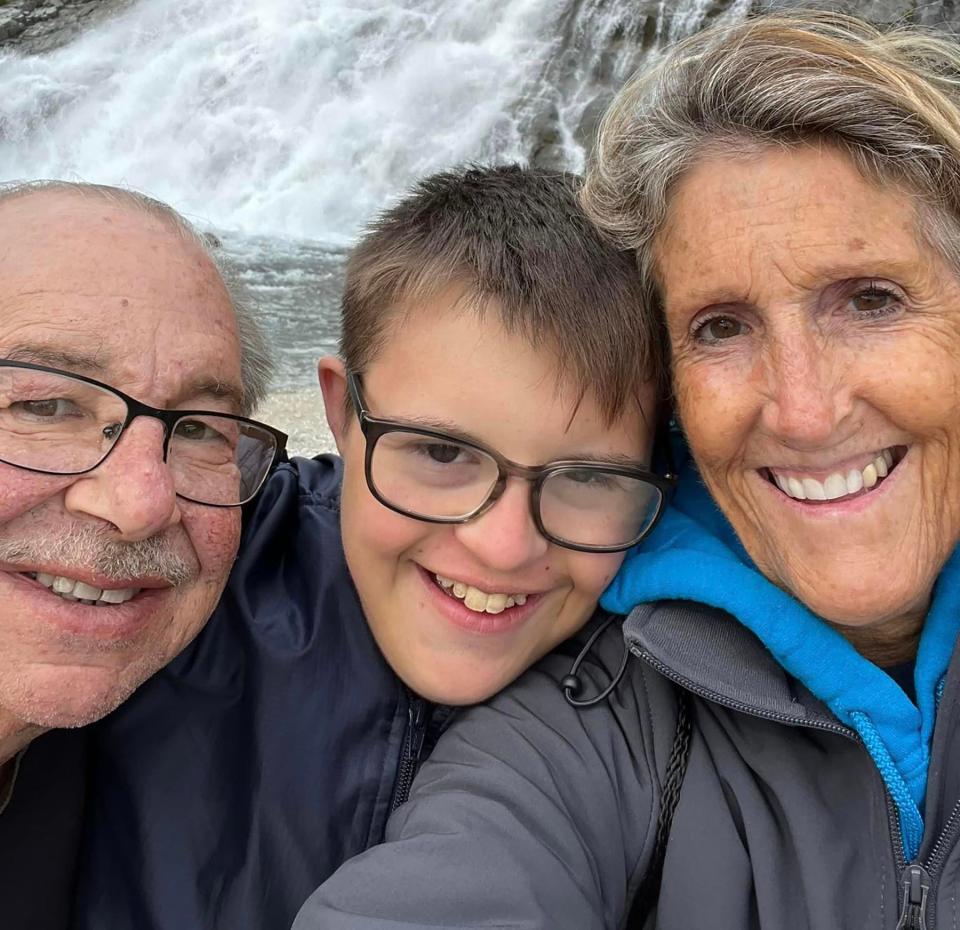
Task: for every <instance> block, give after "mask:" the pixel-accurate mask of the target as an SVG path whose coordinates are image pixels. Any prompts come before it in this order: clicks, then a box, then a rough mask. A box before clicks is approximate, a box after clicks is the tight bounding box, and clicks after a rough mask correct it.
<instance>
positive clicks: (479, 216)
mask: <svg viewBox="0 0 960 930" xmlns="http://www.w3.org/2000/svg"><path fill="white" fill-rule="evenodd" d="M580 184H581V182H580V179H579V178H577V177H576V176H573V175H569V174H561V173H557V172H550V171H545V170H540V169H535V168H522V167H520V166H518V165H503V166H498V167H479V166H469V167H466V168H460V169H455V170H451V171H443V172H440V173H439V174H435V175H432V176H431V177H428V178H426V179H425V180H423V181H421V182H419V183H418V184H417V185H416V186H415V187H414V188H413V190H412V191H411V192H410V193H409V194H408V195H407V196H405V197H404V198H403V199H401V200H400V202H399V203H397V204H396V205H395V206H393V207H391V208H390V209H388V210H386V211H385V212H384V213H383V214H382V215H381V216H380V217H379V218H378V219H377V220H375V221H374V222H373V224H372V225H371V226H370V227H369V228H368V230H367V233H366V235H365V236H364V237H363V238H362V239H361V240H360V242H359V244H358V245H357V246H356V247H355V248H354V250H353V252H352V253H351V255H350V258H349V260H348V263H347V275H346V285H345V290H344V297H343V302H342V319H341V323H342V330H341V333H342V335H341V340H340V353H341V356H342V357H343V359H344V362H345V363H346V365H347V367H348V368H350V369H352V370H354V371H357V372H362V371H363V370H364V368H365V367H366V366H367V365H369V364H370V362H371V361H372V360H373V359H375V358H376V356H377V354H378V353H379V352H380V350H381V349H382V347H383V344H384V341H385V340H387V339H389V338H390V334H391V326H390V325H389V324H390V323H391V322H392V321H393V320H394V318H395V316H396V315H397V314H398V313H401V312H402V310H403V309H408V308H410V306H411V305H412V304H415V303H416V302H417V301H419V300H424V299H425V298H428V297H432V296H434V295H436V294H437V293H438V292H440V291H442V290H444V289H447V288H449V287H450V286H452V285H456V284H460V283H462V284H463V286H464V292H465V296H466V300H465V301H464V302H463V303H464V304H465V307H464V308H465V309H470V310H472V311H474V312H477V313H480V314H483V313H486V312H493V313H495V314H496V315H497V317H498V320H499V322H500V324H501V325H502V326H503V327H504V329H505V330H506V331H507V332H509V333H517V334H519V335H521V336H522V337H523V338H524V339H525V340H526V341H527V342H528V343H529V344H530V345H531V346H533V347H534V348H536V349H538V350H539V349H541V348H542V349H543V350H545V351H551V352H553V353H554V354H555V355H556V359H557V376H558V379H563V380H567V379H569V380H570V381H572V382H573V383H575V384H576V385H577V388H578V396H579V397H580V398H582V397H583V396H584V395H585V394H587V393H590V394H592V395H593V396H594V397H595V398H596V400H597V403H598V404H599V406H600V409H601V410H602V411H603V414H604V416H605V417H606V418H607V422H608V423H612V422H613V421H615V420H616V419H617V418H618V417H619V416H620V415H622V414H623V413H624V412H625V409H626V407H627V406H628V404H629V403H630V401H631V399H635V398H637V397H638V396H639V394H640V391H641V390H642V389H643V388H644V387H645V386H647V385H648V384H649V383H651V382H655V383H656V385H657V388H658V389H659V387H660V386H661V385H662V381H663V369H664V362H663V359H664V340H663V335H662V331H661V328H660V324H659V323H658V322H657V320H656V318H655V317H654V315H653V314H652V313H651V311H650V308H649V307H648V306H647V304H646V302H645V301H644V299H643V297H642V292H641V289H640V284H639V276H638V273H637V269H636V263H635V260H634V258H633V256H632V254H630V253H628V252H624V251H619V250H618V249H617V248H615V247H614V246H613V245H611V244H610V243H609V242H608V241H607V240H605V239H604V238H603V237H602V236H601V235H600V233H599V232H598V231H597V230H596V229H595V228H594V227H593V226H592V225H591V223H590V221H589V220H588V219H587V218H586V216H585V214H584V213H583V211H582V209H581V207H580V205H579V203H578V199H577V197H578V192H579V189H580ZM658 394H659V390H658Z"/></svg>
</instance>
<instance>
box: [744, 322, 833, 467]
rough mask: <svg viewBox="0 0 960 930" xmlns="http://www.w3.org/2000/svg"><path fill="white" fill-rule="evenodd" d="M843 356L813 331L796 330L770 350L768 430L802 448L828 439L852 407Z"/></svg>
mask: <svg viewBox="0 0 960 930" xmlns="http://www.w3.org/2000/svg"><path fill="white" fill-rule="evenodd" d="M838 362H839V360H838V359H836V358H834V357H833V354H832V353H831V352H829V350H828V349H827V348H826V347H825V346H824V345H823V344H822V341H821V340H819V339H816V338H814V337H813V336H812V335H811V334H809V333H795V334H791V337H790V338H786V339H783V340H781V341H778V343H777V345H776V346H775V347H773V348H772V349H771V350H770V351H769V352H768V354H767V359H766V361H765V368H766V370H765V374H764V377H765V381H766V393H767V400H766V402H765V404H764V408H763V413H762V418H763V425H764V427H765V428H766V430H767V431H768V432H769V433H770V434H772V435H773V436H774V437H775V438H777V439H778V440H779V441H780V442H782V443H783V444H784V445H787V446H791V447H793V448H797V449H805V448H806V449H810V448H818V447H821V446H822V445H824V444H825V443H829V442H830V441H831V439H832V438H833V437H834V436H835V435H836V432H837V428H838V427H839V426H840V424H841V423H842V422H843V421H844V419H845V418H846V417H847V416H848V415H849V413H850V410H851V403H850V402H851V396H852V394H851V391H850V389H849V385H848V384H847V379H846V378H843V377H837V371H836V366H837V364H838Z"/></svg>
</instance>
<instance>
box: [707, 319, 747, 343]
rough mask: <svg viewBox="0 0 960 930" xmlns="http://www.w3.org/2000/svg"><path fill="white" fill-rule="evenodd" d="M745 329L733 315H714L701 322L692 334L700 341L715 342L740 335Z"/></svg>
mask: <svg viewBox="0 0 960 930" xmlns="http://www.w3.org/2000/svg"><path fill="white" fill-rule="evenodd" d="M746 330H747V328H746V326H745V325H744V324H743V323H741V322H740V321H739V320H735V319H734V318H733V317H729V316H715V317H713V318H712V319H709V320H706V321H705V322H704V323H701V324H700V325H699V326H698V327H697V328H696V331H695V333H694V335H695V336H696V338H697V339H699V340H700V341H701V342H707V343H716V342H723V341H725V340H727V339H733V338H734V337H735V336H742V335H743V334H744V333H745V332H746Z"/></svg>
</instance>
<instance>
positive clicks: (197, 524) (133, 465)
mask: <svg viewBox="0 0 960 930" xmlns="http://www.w3.org/2000/svg"><path fill="white" fill-rule="evenodd" d="M24 344H27V345H30V346H38V347H42V348H44V349H46V350H49V351H59V352H67V353H72V354H82V355H89V356H92V357H94V358H95V359H96V360H97V362H98V363H99V364H100V365H101V366H102V368H101V370H98V371H95V372H82V373H84V374H90V375H91V376H93V377H95V378H97V380H100V381H104V382H106V383H108V384H111V385H113V386H115V387H117V388H119V389H120V390H122V391H125V392H127V393H129V394H131V395H132V396H134V397H136V398H138V399H140V400H143V401H145V402H147V403H149V404H152V405H154V406H158V407H177V406H180V407H198V406H199V407H203V408H210V407H211V406H212V407H214V408H217V409H219V408H221V407H222V408H223V409H226V410H229V409H230V408H229V406H224V404H225V402H223V401H216V400H214V401H212V402H211V399H210V398H209V397H206V396H204V397H203V398H202V399H200V398H197V397H196V396H192V395H193V392H194V391H195V387H192V386H191V385H194V384H195V383H196V382H198V381H200V380H204V381H216V380H220V381H222V382H225V383H239V381H240V356H239V345H238V341H237V334H236V326H235V321H234V318H233V314H232V311H231V310H230V306H229V302H228V298H227V295H226V293H225V291H224V288H223V285H222V283H221V282H220V280H219V277H218V275H217V274H216V272H215V270H214V269H213V267H212V266H211V265H210V264H209V262H208V261H207V260H206V259H205V258H204V257H203V256H202V255H201V253H200V252H199V251H198V250H197V249H196V248H195V247H194V246H191V245H189V244H187V243H185V242H183V241H182V240H181V238H180V237H179V236H178V235H177V234H176V233H175V232H174V231H172V230H171V229H170V228H169V227H167V226H166V225H165V224H164V223H163V222H162V221H160V220H157V219H155V218H152V217H149V216H145V215H144V214H142V213H139V212H136V211H133V210H131V209H129V208H123V207H118V206H115V205H111V204H108V203H106V202H104V201H101V200H99V199H97V198H95V197H79V196H76V195H73V194H62V193H52V192H41V193H36V194H31V195H27V196H24V197H20V198H15V199H12V200H10V201H7V202H5V203H3V204H0V356H5V355H7V354H8V353H9V352H10V350H11V349H12V348H13V347H14V346H19V345H24ZM162 433H163V430H162V426H161V424H160V423H159V422H158V421H155V420H148V419H139V420H136V421H134V423H133V424H132V425H131V426H130V427H129V429H128V430H127V431H126V432H125V433H124V435H123V437H122V438H121V439H120V442H119V443H118V445H117V447H116V448H115V449H114V451H113V452H112V453H111V455H110V457H109V458H108V459H107V460H106V462H104V463H103V465H101V466H100V467H99V468H97V469H96V470H95V471H94V472H91V473H90V474H87V475H82V476H79V477H75V478H69V477H59V476H58V477H51V476H45V475H38V474H31V473H29V472H25V471H22V470H20V469H16V468H13V467H10V466H7V465H3V464H0V539H9V540H17V539H23V538H28V537H32V538H41V539H42V538H43V536H44V535H45V534H57V533H62V532H65V531H67V530H68V529H69V528H70V526H71V525H73V524H77V523H91V524H96V525H98V526H102V527H105V528H107V529H108V530H109V531H110V533H111V535H112V536H113V537H114V538H116V539H118V540H127V541H133V540H137V539H145V538H148V537H151V536H154V535H161V536H163V537H164V538H166V539H167V540H168V541H169V544H170V545H171V547H172V548H173V549H174V550H175V551H176V552H177V553H178V554H179V555H180V556H182V557H183V558H184V559H185V560H186V562H187V563H188V564H190V565H191V566H192V567H193V569H194V577H193V578H192V579H191V580H190V581H188V582H187V583H186V584H183V585H181V586H179V587H177V588H172V589H168V591H167V592H166V593H164V594H163V595H162V596H161V597H160V598H159V599H158V600H157V602H156V603H155V605H154V607H153V608H151V610H150V611H149V612H148V614H146V615H145V616H146V617H147V621H148V622H146V624H145V625H144V626H143V627H142V628H141V629H140V631H139V632H138V633H137V634H136V635H135V636H134V637H133V639H132V640H131V641H127V642H121V643H111V644H110V645H109V646H104V645H102V644H100V645H98V644H97V643H96V642H93V641H90V640H87V639H86V638H85V637H84V636H82V635H70V636H67V635H65V634H64V633H63V631H60V630H59V629H58V628H57V627H56V626H55V625H53V624H51V623H49V622H48V621H47V619H46V611H48V610H50V609H56V608H50V607H49V606H47V607H45V608H44V609H43V610H40V609H39V608H37V603H38V602H37V596H36V595H35V594H31V595H30V596H29V597H26V596H25V593H24V582H23V580H22V578H20V577H19V576H18V575H16V574H14V573H11V572H8V571H0V600H2V601H3V603H4V617H3V621H2V622H0V763H2V760H3V758H4V753H3V748H4V746H5V745H6V746H10V745H15V744H16V739H17V734H18V733H19V734H23V733H32V732H35V731H36V728H37V727H48V726H75V725H80V724H84V723H87V722H89V721H91V720H93V719H96V718H97V717H99V716H102V715H103V714H104V713H106V712H108V711H109V710H111V709H113V707H115V706H116V705H117V704H118V703H119V702H120V701H122V700H123V699H124V698H125V697H127V696H128V695H129V693H130V692H131V691H132V690H133V689H134V688H135V687H136V686H137V685H139V684H140V683H141V682H142V681H143V680H144V679H145V678H146V677H148V676H149V675H150V674H152V673H153V672H154V671H156V669H158V668H159V667H161V666H162V665H163V664H165V663H166V662H167V661H168V660H169V659H171V658H172V657H173V656H174V655H176V654H177V653H178V652H179V651H180V650H181V649H182V648H183V647H184V646H185V645H186V644H187V643H188V642H189V641H190V640H191V639H192V638H193V637H194V636H195V635H196V633H197V632H198V631H199V629H200V628H201V626H202V625H203V623H204V622H205V621H206V619H207V618H208V617H209V615H210V613H211V612H212V610H213V608H214V606H215V605H216V602H217V600H218V598H219V596H220V593H221V591H222V589H223V585H224V584H225V582H226V578H227V574H228V572H229V570H230V566H231V564H232V562H233V559H234V557H235V555H236V549H237V545H238V542H239V531H240V514H239V511H238V510H237V509H234V508H224V509H220V508H211V507H203V506H201V505H199V504H193V503H190V502H187V501H183V500H180V499H179V498H177V497H176V496H175V494H174V492H173V487H172V479H171V476H170V473H169V470H168V469H167V468H166V466H165V464H164V463H163V460H162ZM0 567H3V566H0ZM47 597H49V598H50V599H51V600H52V601H54V602H55V603H56V604H64V602H62V601H59V600H57V599H55V598H54V596H53V595H48V596H47ZM68 606H69V605H66V604H64V607H63V609H68ZM105 609H106V608H105ZM31 725H32V726H31Z"/></svg>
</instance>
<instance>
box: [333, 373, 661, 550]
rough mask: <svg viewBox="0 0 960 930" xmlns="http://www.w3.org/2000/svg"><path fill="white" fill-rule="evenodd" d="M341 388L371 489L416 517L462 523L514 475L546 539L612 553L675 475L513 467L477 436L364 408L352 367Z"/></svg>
mask: <svg viewBox="0 0 960 930" xmlns="http://www.w3.org/2000/svg"><path fill="white" fill-rule="evenodd" d="M347 388H348V390H349V392H350V399H351V401H352V402H353V407H354V410H355V411H356V413H357V418H358V419H359V421H360V429H361V431H362V432H363V436H364V439H365V440H366V460H365V469H366V478H367V486H368V487H369V488H370V493H371V494H373V496H374V497H375V498H376V499H377V500H378V501H380V503H381V504H383V505H384V506H385V507H389V508H390V509H391V510H394V511H396V512H397V513H400V514H403V515H404V516H407V517H413V518H414V519H417V520H425V521H427V522H428V523H466V522H468V521H469V520H472V519H474V518H475V517H478V516H480V515H481V514H482V513H485V512H486V511H487V510H488V509H489V508H490V507H492V506H493V505H494V504H495V503H496V502H497V500H498V499H499V498H500V496H501V495H502V494H503V491H504V488H505V487H506V484H507V478H508V477H511V476H513V477H518V478H523V479H525V480H527V481H530V482H532V484H533V488H532V492H531V494H530V512H531V515H532V516H533V522H534V524H535V525H536V527H537V529H538V530H539V531H540V533H542V534H543V536H545V537H546V538H547V539H548V540H550V542H552V543H556V544H557V545H558V546H563V547H564V548H566V549H575V550H577V551H579V552H619V551H621V550H623V549H629V548H630V547H631V546H633V545H635V544H636V543H638V542H639V541H640V540H641V539H643V537H644V536H646V534H647V533H649V532H650V530H651V529H652V528H653V526H654V524H655V523H656V522H657V518H658V517H659V516H660V513H661V511H662V510H663V506H664V501H665V499H666V494H667V492H668V491H669V490H670V489H671V488H672V487H673V486H674V484H675V483H676V479H675V478H674V477H673V476H672V475H668V476H666V477H661V476H660V475H655V474H654V473H653V472H650V471H648V470H647V469H646V468H643V467H642V466H640V465H636V466H633V465H621V464H617V463H611V462H596V461H590V462H579V461H563V462H550V463H548V464H546V465H541V466H536V467H529V466H526V465H518V464H517V463H516V462H511V461H510V460H509V459H506V458H504V457H503V456H502V455H500V454H499V453H498V452H496V451H494V450H493V449H489V448H487V447H486V446H483V445H480V444H479V443H476V442H472V441H470V440H467V439H461V438H460V437H458V436H454V435H451V434H449V433H444V432H440V431H438V430H433V429H423V428H421V427H419V426H414V425H411V424H407V423H403V422H402V421H396V420H385V419H380V418H379V417H374V416H371V415H370V413H369V411H368V409H367V404H366V401H365V400H364V397H363V391H362V388H361V385H360V377H359V375H357V374H355V373H354V372H347Z"/></svg>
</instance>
